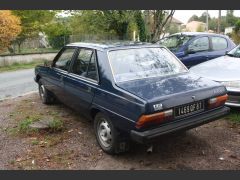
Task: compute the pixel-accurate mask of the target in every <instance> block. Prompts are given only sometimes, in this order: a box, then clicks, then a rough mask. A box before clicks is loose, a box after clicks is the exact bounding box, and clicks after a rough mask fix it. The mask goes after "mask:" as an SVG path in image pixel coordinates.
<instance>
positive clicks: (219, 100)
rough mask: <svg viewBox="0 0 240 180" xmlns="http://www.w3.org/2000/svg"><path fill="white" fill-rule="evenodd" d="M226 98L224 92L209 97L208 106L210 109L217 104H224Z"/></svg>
mask: <svg viewBox="0 0 240 180" xmlns="http://www.w3.org/2000/svg"><path fill="white" fill-rule="evenodd" d="M227 99H228V95H227V94H225V95H223V96H218V97H215V98H211V99H209V100H208V108H209V109H212V108H216V107H218V106H222V105H224V104H225V102H226V101H227Z"/></svg>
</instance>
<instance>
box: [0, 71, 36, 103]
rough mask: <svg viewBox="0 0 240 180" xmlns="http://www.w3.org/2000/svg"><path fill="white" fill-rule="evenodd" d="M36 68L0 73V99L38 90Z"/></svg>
mask: <svg viewBox="0 0 240 180" xmlns="http://www.w3.org/2000/svg"><path fill="white" fill-rule="evenodd" d="M33 78H34V69H26V70H18V71H13V72H4V73H0V100H2V99H5V98H11V97H16V96H20V95H23V94H26V93H29V92H32V91H37V84H36V83H35V82H34V80H33Z"/></svg>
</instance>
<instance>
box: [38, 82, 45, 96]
mask: <svg viewBox="0 0 240 180" xmlns="http://www.w3.org/2000/svg"><path fill="white" fill-rule="evenodd" d="M39 93H40V96H41V98H42V99H43V98H44V94H45V88H44V86H43V85H41V86H40V87H39Z"/></svg>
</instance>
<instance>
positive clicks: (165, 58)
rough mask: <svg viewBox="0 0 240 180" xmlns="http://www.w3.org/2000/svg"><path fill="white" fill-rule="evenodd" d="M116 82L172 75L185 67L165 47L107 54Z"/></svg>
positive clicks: (182, 70)
mask: <svg viewBox="0 0 240 180" xmlns="http://www.w3.org/2000/svg"><path fill="white" fill-rule="evenodd" d="M108 57H109V61H110V65H111V67H112V73H113V76H114V79H115V81H116V82H122V81H130V80H134V79H141V78H148V77H155V76H166V75H173V74H178V73H182V72H186V71H187V69H186V67H185V66H184V65H182V64H181V63H180V62H179V61H178V60H177V59H176V58H175V57H174V56H173V55H172V54H171V53H170V52H169V51H168V50H166V49H165V48H158V47H156V48H137V49H124V50H114V51H110V52H109V54H108Z"/></svg>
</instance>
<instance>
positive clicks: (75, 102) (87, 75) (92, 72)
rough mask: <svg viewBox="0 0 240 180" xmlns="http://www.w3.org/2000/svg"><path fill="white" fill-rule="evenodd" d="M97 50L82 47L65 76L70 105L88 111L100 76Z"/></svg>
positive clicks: (65, 86)
mask: <svg viewBox="0 0 240 180" xmlns="http://www.w3.org/2000/svg"><path fill="white" fill-rule="evenodd" d="M96 57H97V56H96V51H95V50H94V49H87V48H80V49H79V53H78V55H77V56H76V57H75V59H74V61H73V63H72V66H71V68H70V71H69V75H68V76H67V77H66V78H64V88H65V91H66V93H67V95H68V102H67V103H68V105H69V106H71V107H72V108H74V109H76V110H78V111H82V112H86V110H87V109H88V107H89V106H90V105H91V103H92V100H93V97H94V92H95V89H96V88H97V87H98V82H99V77H98V68H97V58H96Z"/></svg>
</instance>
